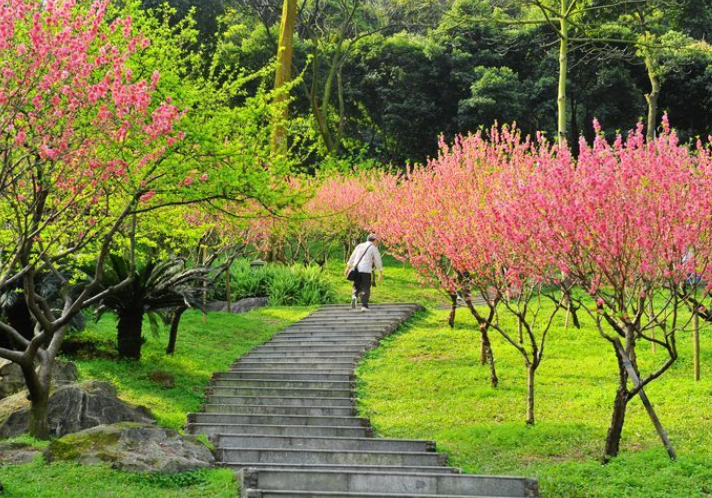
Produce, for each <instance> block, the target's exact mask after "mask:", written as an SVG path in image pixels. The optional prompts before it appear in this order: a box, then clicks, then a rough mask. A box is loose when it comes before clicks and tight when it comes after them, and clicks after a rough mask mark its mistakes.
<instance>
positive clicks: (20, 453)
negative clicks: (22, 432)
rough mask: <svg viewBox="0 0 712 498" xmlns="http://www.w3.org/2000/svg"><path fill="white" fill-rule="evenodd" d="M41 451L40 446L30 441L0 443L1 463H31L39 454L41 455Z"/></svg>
mask: <svg viewBox="0 0 712 498" xmlns="http://www.w3.org/2000/svg"><path fill="white" fill-rule="evenodd" d="M41 451H42V450H41V449H40V448H37V447H35V446H32V445H31V444H29V443H19V442H12V443H9V442H4V443H0V463H1V464H7V463H10V464H20V463H29V462H31V461H33V460H34V459H35V458H37V455H39V454H40V452H41Z"/></svg>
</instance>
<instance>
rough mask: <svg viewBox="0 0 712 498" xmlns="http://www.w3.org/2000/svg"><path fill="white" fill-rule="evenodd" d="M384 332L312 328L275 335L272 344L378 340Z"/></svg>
mask: <svg viewBox="0 0 712 498" xmlns="http://www.w3.org/2000/svg"><path fill="white" fill-rule="evenodd" d="M384 335H385V334H384V333H383V330H381V329H379V330H378V331H375V330H344V329H339V328H334V329H333V330H314V329H312V328H308V329H304V331H300V330H292V331H290V332H283V333H281V334H278V335H275V336H274V339H273V341H272V342H274V341H275V340H277V339H279V340H284V339H290V340H304V339H324V340H346V339H351V340H356V341H360V340H376V339H380V338H381V337H383V336H384Z"/></svg>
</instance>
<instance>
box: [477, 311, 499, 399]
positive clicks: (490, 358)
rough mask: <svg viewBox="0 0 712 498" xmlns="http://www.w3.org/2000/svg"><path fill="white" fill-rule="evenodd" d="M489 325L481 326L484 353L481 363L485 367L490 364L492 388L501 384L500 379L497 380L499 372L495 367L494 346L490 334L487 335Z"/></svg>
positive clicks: (482, 324)
mask: <svg viewBox="0 0 712 498" xmlns="http://www.w3.org/2000/svg"><path fill="white" fill-rule="evenodd" d="M487 328H488V327H487V324H485V323H481V324H480V338H481V341H482V351H481V358H480V361H481V362H482V364H483V365H484V364H485V363H487V364H489V367H490V384H491V385H492V387H497V385H498V384H499V379H498V378H497V370H496V369H495V366H494V354H493V353H492V344H491V343H490V340H489V334H488V333H487Z"/></svg>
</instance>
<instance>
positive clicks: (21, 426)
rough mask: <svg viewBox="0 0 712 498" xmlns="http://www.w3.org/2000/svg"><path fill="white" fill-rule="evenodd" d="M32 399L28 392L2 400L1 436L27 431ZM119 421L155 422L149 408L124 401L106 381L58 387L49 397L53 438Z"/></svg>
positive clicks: (0, 409) (0, 408) (0, 405)
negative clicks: (29, 399) (28, 398)
mask: <svg viewBox="0 0 712 498" xmlns="http://www.w3.org/2000/svg"><path fill="white" fill-rule="evenodd" d="M29 419H30V402H29V401H28V400H27V399H26V392H24V391H23V392H21V393H18V394H15V395H13V396H10V397H9V398H6V399H4V400H1V401H0V437H2V438H7V437H15V436H19V435H21V434H24V433H25V432H27V430H28V427H29ZM116 422H142V423H152V422H154V418H153V415H151V412H150V411H149V410H148V408H146V407H143V406H136V405H131V404H128V403H125V402H123V401H121V400H120V399H119V398H118V397H117V395H116V389H114V387H113V386H112V385H111V384H107V383H106V382H96V381H89V382H82V383H78V384H71V385H68V386H62V387H58V388H57V389H55V390H54V391H53V392H52V393H51V394H50V398H49V425H50V434H51V435H52V436H53V437H62V436H64V435H66V434H71V433H74V432H79V431H81V430H84V429H88V428H90V427H96V426H97V425H102V424H113V423H116Z"/></svg>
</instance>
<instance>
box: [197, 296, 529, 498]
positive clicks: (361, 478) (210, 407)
mask: <svg viewBox="0 0 712 498" xmlns="http://www.w3.org/2000/svg"><path fill="white" fill-rule="evenodd" d="M418 309H420V307H419V306H418V305H415V304H380V305H373V307H372V308H371V311H369V312H358V311H354V310H352V309H351V308H350V307H348V306H340V305H334V306H324V307H322V308H320V309H319V310H318V311H316V312H315V313H312V314H311V315H309V316H308V317H306V318H305V319H303V320H301V321H299V322H296V323H294V324H292V325H291V326H289V327H288V328H286V329H285V330H284V331H282V332H280V333H278V334H276V335H275V336H274V337H273V338H272V339H271V340H269V341H268V342H266V343H264V344H262V345H261V346H258V347H256V348H255V349H253V350H252V351H251V352H250V353H249V354H248V355H246V356H244V357H243V358H241V359H239V360H238V361H237V362H235V364H233V366H232V368H231V369H230V371H228V372H217V373H215V374H214V375H213V380H212V383H211V386H210V387H209V388H208V390H207V392H206V404H205V405H204V406H203V407H202V412H201V413H192V414H190V415H188V424H187V425H186V431H187V432H190V433H193V434H206V435H208V436H209V437H210V438H211V439H212V440H213V441H214V442H215V445H216V447H217V453H218V460H219V461H221V462H222V464H223V465H225V466H227V467H231V468H234V469H235V470H237V471H239V472H240V480H241V485H242V488H241V489H242V496H243V497H249V498H278V497H279V498H297V497H299V498H305V497H313V498H321V497H330V498H340V497H344V498H345V497H357V496H363V497H375V498H378V497H401V498H403V497H408V496H414V497H420V498H427V497H435V496H437V497H451V498H455V497H466V496H467V497H480V498H484V497H508V498H520V497H522V498H523V497H528V498H536V497H538V496H539V493H538V484H537V481H536V480H534V479H527V478H521V477H500V476H477V475H465V474H461V473H460V470H459V469H456V468H452V467H448V466H447V464H446V460H447V456H446V455H444V454H442V453H436V452H435V443H434V442H432V441H416V440H404V439H381V438H375V437H373V431H372V429H371V426H370V423H369V421H368V419H366V418H361V417H358V416H356V409H355V407H354V402H353V398H354V391H353V387H354V384H353V381H354V377H353V374H354V368H355V366H356V364H357V362H358V360H359V358H360V357H361V356H362V355H363V353H364V352H365V351H366V350H367V349H370V348H372V347H374V346H375V345H377V344H378V341H379V340H380V339H381V338H383V337H385V336H386V335H388V334H390V333H392V332H394V331H395V330H396V329H397V328H398V326H399V325H401V324H402V323H403V322H404V321H405V320H407V319H408V318H409V317H411V316H412V315H413V314H414V313H415V312H416V311H418Z"/></svg>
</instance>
